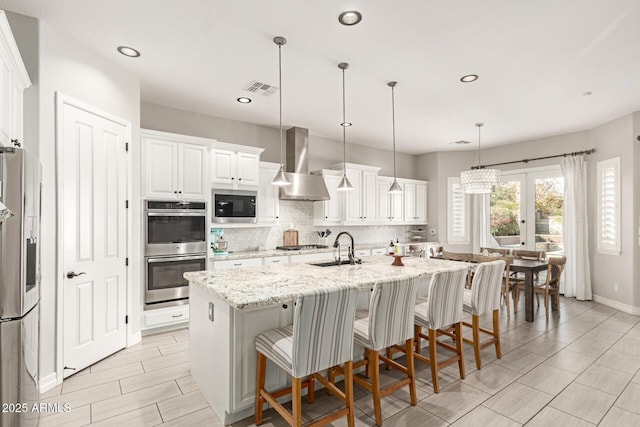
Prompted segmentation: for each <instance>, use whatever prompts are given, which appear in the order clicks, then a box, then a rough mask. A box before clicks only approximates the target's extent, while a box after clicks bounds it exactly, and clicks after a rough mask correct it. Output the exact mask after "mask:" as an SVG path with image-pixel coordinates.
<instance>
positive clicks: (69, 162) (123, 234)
mask: <svg viewBox="0 0 640 427" xmlns="http://www.w3.org/2000/svg"><path fill="white" fill-rule="evenodd" d="M64 99H65V100H66V98H64ZM79 105H81V104H80V103H79V102H77V101H69V100H67V102H65V101H61V102H58V108H59V110H58V114H59V115H61V118H60V121H59V124H60V126H61V129H60V133H59V134H58V144H59V151H58V153H59V156H60V157H59V159H58V170H59V176H60V178H61V179H62V186H61V188H62V194H61V195H60V199H59V200H60V202H61V204H62V206H61V208H60V211H59V212H60V213H61V214H62V218H61V219H59V222H58V223H59V224H60V225H61V227H62V229H61V230H60V231H61V234H60V235H59V238H60V239H61V240H62V245H63V251H62V257H63V259H62V262H61V263H60V264H59V265H61V266H62V271H59V274H60V275H61V276H62V277H61V280H62V282H61V283H62V286H63V288H64V289H63V292H62V296H63V301H62V307H63V325H64V326H63V335H64V346H63V363H64V374H63V375H64V377H65V378H66V377H68V376H69V375H72V374H74V373H76V372H79V371H80V370H82V369H84V368H86V367H87V366H89V365H91V364H93V363H95V362H97V361H99V360H100V359H103V358H105V357H107V356H109V355H110V354H113V353H115V352H116V351H118V350H120V349H122V348H124V347H125V345H126V337H127V335H126V324H125V316H126V314H127V313H126V309H127V267H126V258H127V210H126V206H125V203H126V194H127V190H126V184H127V163H126V162H127V159H126V153H127V152H126V148H125V147H126V146H125V144H126V137H127V136H128V133H129V129H128V127H127V126H126V125H125V124H123V123H122V122H117V121H114V120H113V119H111V118H108V117H105V115H103V114H101V113H99V112H96V111H95V110H94V109H93V108H92V107H90V106H86V105H81V106H79ZM59 283H60V282H59Z"/></svg>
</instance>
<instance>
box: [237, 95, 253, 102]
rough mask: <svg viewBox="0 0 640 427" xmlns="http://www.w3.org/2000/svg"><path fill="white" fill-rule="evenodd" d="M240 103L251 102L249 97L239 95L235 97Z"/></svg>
mask: <svg viewBox="0 0 640 427" xmlns="http://www.w3.org/2000/svg"><path fill="white" fill-rule="evenodd" d="M237 101H238V102H239V103H240V104H248V103H250V102H251V98H247V97H246V96H241V97H240V98H238V99H237Z"/></svg>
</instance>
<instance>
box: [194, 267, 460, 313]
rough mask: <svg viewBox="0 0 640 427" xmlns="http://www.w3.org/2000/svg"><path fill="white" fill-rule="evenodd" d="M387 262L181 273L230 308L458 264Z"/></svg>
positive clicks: (427, 272)
mask: <svg viewBox="0 0 640 427" xmlns="http://www.w3.org/2000/svg"><path fill="white" fill-rule="evenodd" d="M391 262H392V259H391V257H389V256H385V255H376V256H371V257H367V259H366V260H365V261H364V262H363V263H362V264H358V265H341V266H335V267H317V266H313V265H309V264H303V263H294V264H282V265H274V266H262V267H248V268H240V269H231V270H222V271H198V272H190V273H185V274H184V277H185V278H186V279H187V280H189V282H190V283H191V284H194V285H197V286H200V287H201V288H203V289H204V290H206V291H207V292H209V293H211V294H212V295H214V296H216V297H218V298H220V299H222V300H224V301H225V302H226V303H227V304H229V305H230V306H231V307H233V308H235V309H238V310H242V309H247V308H252V307H260V306H268V305H274V304H282V303H285V302H290V301H293V300H295V298H296V295H297V294H298V293H300V292H302V291H304V290H306V289H309V288H317V287H331V286H334V285H336V284H339V283H350V284H354V285H356V286H358V287H359V288H360V289H363V290H364V289H369V288H371V287H372V286H374V285H375V284H376V283H384V282H385V281H388V280H391V279H392V278H398V277H406V278H412V277H417V278H428V277H430V276H431V274H433V273H434V272H436V271H440V270H443V269H447V268H451V267H459V266H460V265H461V263H459V262H456V261H447V260H434V259H428V258H419V257H406V258H403V262H404V264H405V266H404V267H395V266H392V265H391Z"/></svg>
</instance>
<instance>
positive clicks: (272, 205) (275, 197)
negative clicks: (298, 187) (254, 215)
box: [258, 162, 280, 223]
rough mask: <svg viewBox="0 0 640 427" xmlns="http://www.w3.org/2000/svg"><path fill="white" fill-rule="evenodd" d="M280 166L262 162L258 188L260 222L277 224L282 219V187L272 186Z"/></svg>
mask: <svg viewBox="0 0 640 427" xmlns="http://www.w3.org/2000/svg"><path fill="white" fill-rule="evenodd" d="M279 169H280V165H279V164H277V163H267V162H260V178H259V181H260V184H259V187H258V222H259V223H277V222H278V220H279V217H280V187H278V186H277V185H273V184H271V181H273V177H274V176H276V173H278V170H279Z"/></svg>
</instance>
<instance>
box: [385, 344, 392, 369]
mask: <svg viewBox="0 0 640 427" xmlns="http://www.w3.org/2000/svg"><path fill="white" fill-rule="evenodd" d="M387 359H393V351H391V347H387ZM384 366H385V369H386V370H387V371H390V370H391V365H389V364H388V363H385V364H384Z"/></svg>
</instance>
